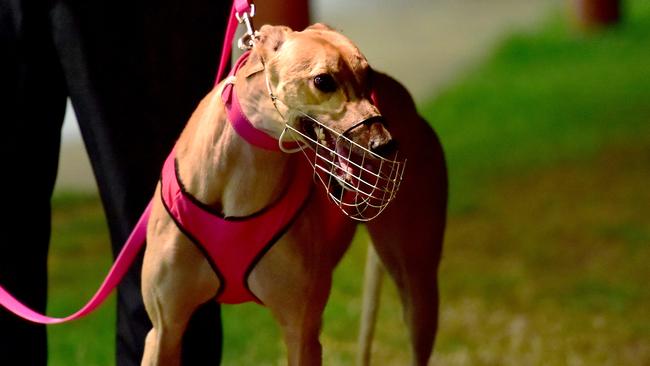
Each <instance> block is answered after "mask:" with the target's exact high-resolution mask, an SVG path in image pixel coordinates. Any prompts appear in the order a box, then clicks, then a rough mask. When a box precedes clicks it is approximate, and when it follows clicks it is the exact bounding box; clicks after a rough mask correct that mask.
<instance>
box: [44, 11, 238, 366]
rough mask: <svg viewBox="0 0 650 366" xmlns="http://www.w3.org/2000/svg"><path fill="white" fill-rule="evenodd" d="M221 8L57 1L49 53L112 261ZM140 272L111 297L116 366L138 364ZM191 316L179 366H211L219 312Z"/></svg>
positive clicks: (190, 96)
mask: <svg viewBox="0 0 650 366" xmlns="http://www.w3.org/2000/svg"><path fill="white" fill-rule="evenodd" d="M228 5H229V4H227V2H221V1H213V0H196V1H183V2H180V1H178V2H148V1H115V0H94V1H90V0H84V1H82V0H79V1H77V0H60V1H59V2H58V6H57V9H56V11H55V13H54V14H55V15H54V16H55V19H56V23H55V24H56V25H57V28H56V29H55V34H56V43H57V48H58V50H59V52H60V57H61V60H62V64H63V68H64V72H65V75H66V80H67V82H68V85H69V90H70V97H71V99H72V104H73V106H74V108H75V111H76V114H77V118H78V120H79V123H80V128H81V131H82V134H83V137H84V141H85V144H86V147H87V150H88V152H89V155H90V159H91V161H92V164H93V169H94V171H95V175H96V178H97V182H98V186H99V190H100V194H101V197H102V201H103V203H104V208H105V211H106V216H107V219H108V223H109V229H110V233H111V238H112V241H113V250H114V253H115V254H117V253H118V252H119V250H120V249H121V247H122V245H123V243H124V241H125V239H126V238H127V236H128V234H129V233H130V230H131V229H132V228H133V225H134V224H135V222H136V221H137V219H138V217H139V215H140V213H141V212H142V210H143V209H144V207H145V206H146V204H147V202H148V201H149V200H150V199H151V197H152V194H153V190H154V188H155V184H156V181H157V179H158V177H159V174H160V169H161V167H162V163H163V161H164V159H165V158H166V156H167V155H168V154H169V152H170V150H171V148H172V146H173V143H174V141H175V140H176V138H177V137H178V135H179V134H180V131H181V129H182V128H183V126H184V125H185V123H186V121H187V119H188V118H189V116H190V114H191V113H192V111H193V110H194V108H195V107H196V105H197V104H198V102H199V100H200V99H201V98H202V97H203V95H205V94H206V93H207V92H208V91H209V90H210V89H211V87H212V84H213V82H214V76H215V73H216V65H217V63H218V56H219V51H218V50H219V49H220V46H221V37H222V34H223V33H222V32H223V28H224V24H225V23H224V22H225V20H226V15H227V13H228ZM140 270H141V261H140V262H138V263H136V264H135V265H134V266H133V268H132V269H131V270H130V271H129V273H128V275H127V276H126V278H125V279H124V280H123V282H122V283H121V285H120V286H119V289H118V335H117V354H118V356H117V364H118V365H120V366H123V365H139V363H140V359H141V357H142V351H143V342H144V338H145V335H146V333H147V331H148V330H149V329H150V327H151V324H150V322H149V319H148V318H147V315H146V313H145V311H144V307H143V305H142V298H141V293H140ZM198 313H199V316H200V317H201V319H199V320H196V321H192V322H191V323H192V324H193V325H194V327H190V329H189V330H188V334H189V337H191V338H192V339H195V340H200V341H201V342H202V344H200V345H199V346H197V347H192V348H190V347H191V346H190V345H188V346H187V347H184V351H187V352H184V353H187V354H188V355H190V356H192V357H188V358H187V359H186V362H184V364H185V365H191V364H201V365H203V364H213V365H216V364H218V363H219V359H220V354H221V325H220V318H219V308H218V306H217V304H216V303H210V304H207V309H202V310H200V311H199V312H198ZM196 325H199V326H198V327H197V326H196ZM197 329H198V331H197ZM195 332H197V333H195ZM197 342H199V341H195V342H194V343H193V345H196V343H197Z"/></svg>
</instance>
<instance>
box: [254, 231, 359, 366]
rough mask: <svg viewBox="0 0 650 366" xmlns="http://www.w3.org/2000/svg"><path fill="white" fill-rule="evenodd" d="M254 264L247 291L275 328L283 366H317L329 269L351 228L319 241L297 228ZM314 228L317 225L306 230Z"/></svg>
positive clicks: (311, 234) (337, 257) (319, 361)
mask: <svg viewBox="0 0 650 366" xmlns="http://www.w3.org/2000/svg"><path fill="white" fill-rule="evenodd" d="M296 226H297V227H299V228H296V227H294V229H293V230H292V232H291V233H290V234H289V235H287V236H288V237H289V239H287V238H285V239H283V240H281V241H280V242H278V243H277V244H276V245H275V246H274V247H273V248H272V249H271V250H270V251H269V252H268V253H267V254H266V255H265V256H264V257H263V258H262V260H261V261H260V262H259V263H258V265H257V266H256V267H255V269H254V270H253V272H252V273H251V276H250V277H249V285H250V288H251V290H252V291H253V292H254V293H255V294H256V296H258V297H259V298H260V300H262V301H263V302H264V304H265V305H266V306H267V307H268V308H269V309H270V310H271V312H272V314H273V316H274V317H275V318H276V319H277V321H278V323H279V324H280V328H281V330H282V332H283V336H284V341H285V344H286V346H287V354H288V364H289V365H292V366H297V365H307V366H318V365H321V364H322V347H321V344H320V341H319V336H320V331H321V324H322V315H323V311H324V309H325V304H326V302H327V299H328V297H329V293H330V288H331V284H332V272H333V270H334V266H335V265H336V263H337V262H338V260H339V259H340V257H341V254H342V253H343V252H344V251H345V249H346V248H347V246H348V244H349V242H350V238H351V237H352V235H353V233H354V225H351V226H350V227H348V228H346V233H345V235H343V237H344V238H343V240H341V241H340V242H336V243H334V242H323V241H321V242H319V240H318V238H319V237H320V236H321V235H320V233H318V232H316V231H314V230H306V229H307V228H309V227H310V226H309V225H300V224H297V225H296ZM311 227H312V228H313V227H317V226H315V225H314V226H311Z"/></svg>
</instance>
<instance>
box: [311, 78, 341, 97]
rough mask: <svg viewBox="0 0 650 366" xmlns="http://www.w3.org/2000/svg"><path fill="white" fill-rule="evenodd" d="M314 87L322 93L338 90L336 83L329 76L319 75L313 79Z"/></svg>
mask: <svg viewBox="0 0 650 366" xmlns="http://www.w3.org/2000/svg"><path fill="white" fill-rule="evenodd" d="M314 86H316V88H317V89H318V90H320V91H322V92H324V93H331V92H333V91H335V90H336V88H338V86H337V85H336V81H334V78H333V77H332V75H330V74H320V75H316V76H315V77H314Z"/></svg>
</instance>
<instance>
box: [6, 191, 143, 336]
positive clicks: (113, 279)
mask: <svg viewBox="0 0 650 366" xmlns="http://www.w3.org/2000/svg"><path fill="white" fill-rule="evenodd" d="M150 212H151V202H149V204H148V205H147V208H146V209H145V210H144V212H143V213H142V216H140V219H139V220H138V223H137V224H136V226H135V228H134V229H133V231H132V232H131V235H130V236H129V238H128V239H127V241H126V243H125V244H124V247H123V248H122V251H121V252H120V255H119V256H118V257H117V259H116V260H115V263H114V264H113V267H112V268H111V270H110V272H109V273H108V276H106V279H105V280H104V283H102V285H101V286H100V287H99V289H98V290H97V292H96V293H95V295H94V296H93V297H92V299H90V301H88V303H87V304H86V305H85V306H84V307H83V308H81V309H80V310H79V311H77V312H76V313H74V314H72V315H69V316H67V317H65V318H54V317H49V316H47V315H44V314H40V313H38V312H36V311H34V310H32V309H30V308H29V307H27V306H26V305H25V304H23V303H21V302H20V301H18V300H17V299H16V298H15V297H13V296H12V295H11V294H10V293H9V292H7V291H6V290H5V289H4V288H3V287H2V286H0V305H2V306H4V307H5V308H7V309H8V310H9V311H11V312H12V313H14V314H16V315H18V316H20V317H22V318H25V319H27V320H30V321H32V322H35V323H40V324H57V323H63V322H67V321H69V320H74V319H79V318H81V317H83V316H85V315H88V314H89V313H91V312H92V311H93V310H95V309H96V308H97V307H98V306H99V305H101V304H102V303H103V302H104V300H105V299H106V297H108V295H109V294H110V293H111V292H112V291H113V289H114V288H115V286H117V284H118V283H120V281H121V280H122V277H124V274H125V273H126V271H127V270H128V269H129V267H131V263H133V260H134V259H135V257H136V255H137V254H138V253H139V252H140V249H141V248H142V245H143V244H144V242H145V239H146V236H147V221H148V220H149V214H150Z"/></svg>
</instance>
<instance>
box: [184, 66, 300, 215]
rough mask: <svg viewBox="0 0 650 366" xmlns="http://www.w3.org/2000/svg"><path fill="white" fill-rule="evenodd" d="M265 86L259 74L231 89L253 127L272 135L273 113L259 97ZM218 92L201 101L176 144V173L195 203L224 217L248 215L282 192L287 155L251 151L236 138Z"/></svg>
mask: <svg viewBox="0 0 650 366" xmlns="http://www.w3.org/2000/svg"><path fill="white" fill-rule="evenodd" d="M263 82H264V80H263V76H256V77H254V80H250V81H247V82H246V83H244V82H241V83H238V82H236V84H235V87H236V88H237V94H238V95H239V96H240V97H239V101H240V103H241V105H242V109H243V111H244V113H245V114H246V116H247V117H248V118H249V120H250V121H251V122H252V123H253V125H254V126H255V127H256V128H258V129H261V130H263V131H267V132H269V133H273V132H272V129H273V127H272V126H273V124H274V123H277V120H274V119H273V118H274V117H273V116H275V114H277V111H275V110H274V109H273V107H272V104H271V103H270V101H267V100H264V99H263V98H264V97H266V98H267V99H268V95H266V94H265V90H266V89H265V86H264V84H263ZM257 84H260V85H257ZM222 88H223V85H220V86H219V87H216V88H214V90H213V91H212V92H211V93H210V94H208V96H207V97H206V98H205V99H204V100H203V101H201V104H200V105H199V107H198V108H197V110H196V111H195V112H194V114H193V115H192V117H191V118H190V121H189V122H188V125H187V127H186V128H185V130H184V131H183V134H182V135H181V137H180V139H179V141H178V143H177V145H176V158H177V160H178V165H179V175H180V179H181V181H182V182H183V184H184V186H185V189H186V190H187V191H188V192H189V193H190V194H192V195H193V196H194V197H196V198H197V199H198V200H199V201H201V202H203V203H205V204H207V205H210V206H212V207H215V208H217V209H221V211H222V212H223V214H224V215H225V216H227V217H229V216H230V217H237V216H247V215H250V214H253V213H255V212H258V211H260V210H261V209H263V208H265V207H267V206H268V205H270V204H272V203H273V202H274V201H275V200H277V199H278V197H279V196H280V195H281V194H282V193H283V192H284V190H285V186H286V184H287V182H286V176H287V174H286V173H285V171H286V170H287V162H288V157H289V156H288V155H287V154H285V153H282V152H279V151H267V150H263V149H260V148H257V147H254V146H252V145H250V144H249V143H248V142H246V141H245V140H244V139H243V138H242V137H241V136H239V135H238V134H237V132H236V131H235V130H234V129H233V127H232V126H231V124H230V123H229V122H228V120H227V116H226V111H225V108H224V106H223V102H222V100H221V90H222ZM267 116H271V117H267ZM274 136H275V135H274ZM276 137H277V136H276Z"/></svg>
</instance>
